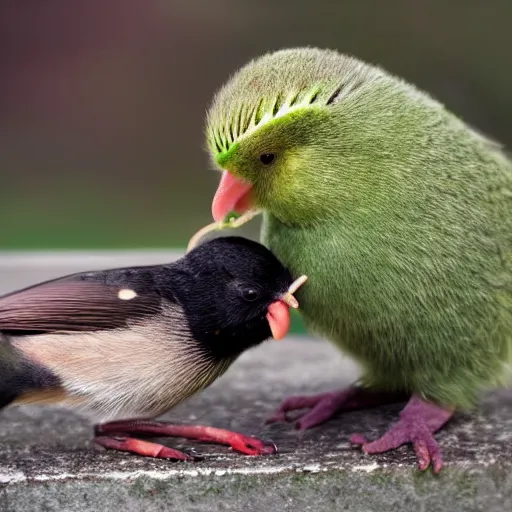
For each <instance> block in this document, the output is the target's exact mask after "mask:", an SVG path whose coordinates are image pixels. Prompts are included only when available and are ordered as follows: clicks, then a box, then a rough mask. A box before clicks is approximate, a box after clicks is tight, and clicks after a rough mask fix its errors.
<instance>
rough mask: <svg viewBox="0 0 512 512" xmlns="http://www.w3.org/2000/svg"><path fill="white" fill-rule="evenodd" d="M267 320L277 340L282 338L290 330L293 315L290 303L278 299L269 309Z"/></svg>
mask: <svg viewBox="0 0 512 512" xmlns="http://www.w3.org/2000/svg"><path fill="white" fill-rule="evenodd" d="M267 320H268V325H269V326H270V332H271V333H272V337H273V338H274V339H275V340H282V339H283V338H284V337H285V336H286V335H287V334H288V331H289V330H290V324H291V317H290V309H289V307H288V304H286V303H284V302H283V301H282V300H276V301H275V302H273V303H272V304H270V306H269V307H268V310H267Z"/></svg>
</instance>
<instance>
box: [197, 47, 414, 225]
mask: <svg viewBox="0 0 512 512" xmlns="http://www.w3.org/2000/svg"><path fill="white" fill-rule="evenodd" d="M396 89H401V90H402V91H403V93H402V96H404V95H405V96H409V97H411V98H412V97H413V96H415V95H416V96H418V95H420V94H421V93H419V92H417V91H416V90H413V89H412V88H411V87H409V86H407V85H405V84H403V83H402V82H401V81H398V80H397V79H393V78H391V76H390V75H388V74H386V73H385V72H384V71H382V70H380V69H379V68H376V67H373V66H370V65H368V64H365V63H363V62H361V61H359V60H357V59H355V58H352V57H348V56H344V55H341V54H339V53H337V52H335V51H332V50H320V49H315V48H296V49H286V50H280V51H276V52H274V53H269V54H266V55H263V56H261V57H259V58H257V59H255V60H252V61H251V62H249V63H248V64H246V65H245V66H243V67H242V68H241V69H239V70H238V71H237V72H236V73H235V74H234V75H233V76H232V77H231V78H230V80H229V81H228V82H227V83H226V84H225V85H224V86H223V87H222V88H221V89H220V90H219V91H218V92H217V94H216V95H215V97H214V99H213V102H212V104H211V106H210V108H209V111H208V114H207V123H206V138H207V146H208V150H209V152H210V155H211V158H212V161H213V163H214V165H215V167H216V168H218V169H222V170H224V171H227V172H228V173H229V175H230V177H232V178H233V177H234V178H237V179H239V180H242V181H244V182H247V183H248V184H250V186H251V201H252V203H255V205H256V206H258V207H261V208H265V209H268V210H270V211H272V213H273V214H275V215H276V216H277V217H279V218H281V220H282V221H284V222H289V223H296V222H300V223H304V222H308V221H314V219H315V218H318V217H322V216H325V215H326V214H328V213H329V211H330V210H332V208H335V207H338V205H339V198H336V200H335V201H333V202H332V203H331V202H329V200H328V196H329V194H327V195H326V194H325V190H326V188H328V187H334V186H336V187H337V189H338V190H339V188H340V187H338V186H337V182H339V181H340V180H342V179H348V178H347V174H346V173H348V172H349V168H351V169H352V171H351V172H353V169H354V168H353V165H352V164H353V163H354V162H353V159H355V158H359V156H358V155H357V150H360V148H361V145H362V144H364V143H368V139H372V138H373V139H375V140H374V141H371V144H370V146H375V147H374V149H373V150H372V149H370V150H369V151H366V158H370V159H371V158H372V156H373V155H374V153H375V152H376V151H378V150H379V149H380V150H382V149H384V148H383V147H382V144H383V143H382V141H380V142H379V140H378V139H379V138H378V137H376V134H378V133H379V131H382V129H383V128H384V129H385V128H386V125H391V124H393V121H392V120H391V117H390V114H393V115H396V114H397V112H398V113H400V111H401V110H403V106H401V103H403V99H401V98H400V95H397V94H395V93H394V92H393V91H396ZM392 93H393V94H394V96H395V99H394V100H393V101H392V102H390V100H389V97H390V96H392V95H393V94H392ZM383 105H385V108H383ZM395 106H396V108H395ZM405 124H407V123H405ZM396 135H397V133H396V132H395V133H394V134H393V138H395V136H396ZM398 135H399V134H398ZM356 167H357V166H356ZM351 194H355V196H357V190H355V191H354V190H352V192H351ZM331 195H332V194H331ZM326 196H327V197H326ZM347 199H349V200H350V201H354V200H356V201H357V197H350V198H348V197H347ZM233 201H234V202H233ZM233 201H231V202H232V203H233V204H228V203H229V201H228V202H225V201H224V202H223V201H221V202H222V204H223V206H222V207H217V214H215V213H214V216H220V215H221V214H224V213H226V212H225V211H224V210H225V209H227V208H234V207H236V204H235V203H236V201H235V199H233ZM235 209H236V208H235Z"/></svg>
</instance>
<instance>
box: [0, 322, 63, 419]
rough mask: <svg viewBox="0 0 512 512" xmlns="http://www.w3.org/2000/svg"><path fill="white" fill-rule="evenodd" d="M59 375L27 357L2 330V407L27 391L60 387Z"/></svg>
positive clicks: (0, 354) (0, 379)
mask: <svg viewBox="0 0 512 512" xmlns="http://www.w3.org/2000/svg"><path fill="white" fill-rule="evenodd" d="M58 385H59V382H58V379H57V377H56V376H55V375H54V374H53V373H51V372H50V371H49V370H48V369H47V368H44V367H42V366H39V365H38V364H36V363H34V362H33V361H30V360H28V359H26V358H25V357H24V356H23V354H22V353H21V352H19V351H18V350H16V348H15V347H14V346H13V345H12V343H11V339H10V337H9V336H8V335H6V334H3V333H1V332H0V409H2V408H4V407H6V406H8V405H9V404H10V403H12V402H14V401H15V400H16V399H18V398H19V397H21V396H22V395H24V394H26V393H30V392H33V391H41V390H45V389H51V388H55V387H58Z"/></svg>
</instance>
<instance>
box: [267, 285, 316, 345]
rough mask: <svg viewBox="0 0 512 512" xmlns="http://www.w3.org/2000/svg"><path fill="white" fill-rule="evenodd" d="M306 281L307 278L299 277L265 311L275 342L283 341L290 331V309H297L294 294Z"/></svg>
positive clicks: (297, 305)
mask: <svg viewBox="0 0 512 512" xmlns="http://www.w3.org/2000/svg"><path fill="white" fill-rule="evenodd" d="M306 281H307V276H300V277H299V278H298V279H296V280H295V281H294V282H293V283H292V284H291V285H290V287H289V288H288V290H286V292H284V293H283V294H282V295H281V296H280V297H279V298H278V300H276V301H275V302H273V303H272V304H270V306H269V307H268V311H267V320H268V324H269V326H270V331H271V332H272V337H273V338H274V339H275V340H281V339H283V338H284V337H285V336H286V335H287V334H288V331H289V330H290V324H291V318H290V308H294V309H297V308H298V307H299V302H298V301H297V299H296V298H295V297H294V295H293V294H294V293H295V292H296V291H297V290H298V289H299V288H300V287H301V286H302V285H303V284H304V283H305V282H306Z"/></svg>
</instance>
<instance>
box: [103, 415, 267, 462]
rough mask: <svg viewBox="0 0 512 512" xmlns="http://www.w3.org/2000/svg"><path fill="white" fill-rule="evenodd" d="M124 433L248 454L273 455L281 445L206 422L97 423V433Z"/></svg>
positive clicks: (133, 421)
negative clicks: (196, 443)
mask: <svg viewBox="0 0 512 512" xmlns="http://www.w3.org/2000/svg"><path fill="white" fill-rule="evenodd" d="M123 433H129V434H132V435H137V434H142V435H146V436H154V437H164V436H165V437H183V438H185V439H194V440H196V441H202V442H205V443H215V444H222V445H227V446H231V448H232V449H233V450H235V451H237V452H240V453H243V454H245V455H271V454H274V453H277V447H276V445H275V444H274V443H267V442H265V441H262V440H260V439H257V438H255V437H249V436H244V435H243V434H240V433H238V432H231V431H230V430H224V429H221V428H215V427H209V426H203V425H173V424H170V423H163V422H158V421H144V420H128V421H115V422H111V423H104V424H101V425H98V426H97V427H96V435H97V436H103V435H105V434H106V435H107V436H117V435H122V434H123ZM150 444H153V443H150ZM157 446H161V445H157ZM131 451H133V450H131ZM187 460H188V459H187Z"/></svg>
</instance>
